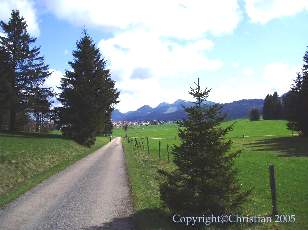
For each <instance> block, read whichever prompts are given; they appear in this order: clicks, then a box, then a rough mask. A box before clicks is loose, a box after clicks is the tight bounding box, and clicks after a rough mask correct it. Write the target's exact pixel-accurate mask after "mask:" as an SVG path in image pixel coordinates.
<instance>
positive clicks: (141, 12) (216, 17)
mask: <svg viewBox="0 0 308 230" xmlns="http://www.w3.org/2000/svg"><path fill="white" fill-rule="evenodd" d="M45 5H46V6H47V8H48V9H49V10H50V11H51V12H53V13H54V14H55V15H56V16H57V17H59V18H61V19H65V20H67V21H70V22H71V23H73V24H77V25H79V26H83V25H86V26H95V27H97V28H102V29H104V30H109V31H111V32H112V36H111V37H110V38H107V39H105V40H101V41H100V42H99V43H98V47H99V48H100V50H101V52H102V54H103V56H105V57H106V58H107V59H108V60H110V68H111V70H112V73H115V75H116V76H115V77H116V79H117V87H118V88H119V89H120V90H121V91H122V94H121V103H120V104H119V106H118V107H119V108H120V109H121V110H128V109H129V107H130V108H137V107H138V106H142V105H143V104H144V103H148V104H150V105H152V106H154V105H155V104H158V103H159V102H161V101H170V100H176V99H178V98H183V87H184V85H183V82H184V81H185V79H187V77H188V76H193V75H194V74H196V73H200V72H202V71H216V70H218V69H220V68H221V67H222V66H223V63H222V61H221V60H218V59H215V58H211V59H210V58H208V57H207V52H208V51H209V50H211V49H212V48H213V47H214V43H213V41H211V40H209V39H208V37H209V34H211V35H214V36H221V35H224V34H227V33H231V32H233V30H234V29H235V28H236V27H237V25H238V23H239V22H240V20H241V12H240V8H239V4H238V1H237V0H228V1H225V0H216V1H212V0H168V1H165V0H156V1H154V0H152V1H144V0H131V1H124V0H114V1H107V0H88V1H84V0H65V1H64V0H45ZM222 6H223V7H222ZM136 70H143V71H141V72H143V75H142V76H137V75H136ZM139 72H140V71H139ZM170 79H172V80H170ZM172 81H173V82H174V81H176V82H177V84H176V85H181V86H182V88H181V89H180V87H178V86H176V87H175V86H174V83H170V82H172ZM166 82H168V83H166ZM165 85H167V86H166V87H168V89H165V90H163V87H162V86H165ZM170 88H172V89H170ZM176 88H178V89H176ZM127 89H129V90H130V93H127Z"/></svg>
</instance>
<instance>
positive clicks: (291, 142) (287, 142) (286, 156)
mask: <svg viewBox="0 0 308 230" xmlns="http://www.w3.org/2000/svg"><path fill="white" fill-rule="evenodd" d="M231 124H233V130H232V131H231V132H230V133H229V134H228V135H227V138H230V139H231V140H232V141H233V147H232V151H235V150H241V154H240V156H239V157H238V158H237V159H236V162H235V167H236V168H237V171H238V180H239V183H240V184H241V186H242V187H243V189H244V190H247V189H252V193H251V196H250V197H249V199H248V201H247V202H246V203H245V204H244V205H243V211H242V214H243V215H249V216H268V215H270V214H271V192H270V186H269V169H268V167H269V165H270V164H273V165H274V166H275V173H276V186H277V206H278V212H279V214H281V215H295V217H296V221H295V223H271V224H251V225H234V226H230V228H231V229H238V228H242V229H307V228H308V185H307V175H308V139H307V138H303V137H299V136H296V135H294V136H293V135H292V132H291V131H289V130H288V129H287V127H286V121H255V122H251V121H249V120H236V121H228V122H225V123H223V124H222V125H223V126H227V125H231ZM113 135H114V136H124V135H125V133H124V130H123V129H116V130H114V133H113ZM127 135H128V137H129V140H130V142H129V143H128V141H127V140H126V141H123V143H124V148H125V153H126V158H127V162H128V173H129V177H130V183H131V188H132V194H133V199H134V207H135V211H136V213H135V215H134V220H135V223H136V225H137V229H179V227H180V226H179V225H177V226H174V225H171V218H170V217H168V210H166V208H164V207H163V204H162V202H161V201H160V196H159V180H160V178H159V174H158V172H157V170H158V169H160V168H169V169H172V168H173V167H174V165H173V163H172V156H170V162H168V153H167V145H169V146H172V145H174V144H175V145H176V144H179V139H178V138H177V126H176V125H175V124H167V125H158V126H139V127H129V128H128V131H127ZM146 137H148V140H149V153H148V150H147V144H146ZM136 141H137V143H138V145H139V147H135V144H136ZM159 142H160V143H161V150H160V158H159Z"/></svg>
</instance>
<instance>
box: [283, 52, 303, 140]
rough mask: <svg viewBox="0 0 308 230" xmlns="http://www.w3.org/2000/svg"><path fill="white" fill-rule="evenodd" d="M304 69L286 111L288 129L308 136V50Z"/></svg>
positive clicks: (288, 97)
mask: <svg viewBox="0 0 308 230" xmlns="http://www.w3.org/2000/svg"><path fill="white" fill-rule="evenodd" d="M303 61H304V64H303V67H302V70H301V72H300V73H298V74H297V78H296V79H295V81H294V84H293V85H292V87H291V91H290V92H289V93H288V94H287V98H286V110H287V119H288V120H289V124H288V127H289V128H290V129H292V130H297V131H300V133H301V134H302V135H303V136H308V50H307V51H306V52H305V55H304V57H303Z"/></svg>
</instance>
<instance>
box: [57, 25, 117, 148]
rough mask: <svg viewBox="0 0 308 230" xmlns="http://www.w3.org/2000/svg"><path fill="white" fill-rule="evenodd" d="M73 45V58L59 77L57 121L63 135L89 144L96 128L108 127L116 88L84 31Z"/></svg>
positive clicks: (96, 130) (102, 60) (114, 102)
mask: <svg viewBox="0 0 308 230" xmlns="http://www.w3.org/2000/svg"><path fill="white" fill-rule="evenodd" d="M76 45H77V49H76V50H75V51H73V56H74V60H73V61H72V62H69V64H70V66H71V67H72V70H71V71H66V73H65V77H64V78H62V81H61V89H62V93H61V94H60V97H59V101H60V102H61V103H62V105H63V106H62V107H60V108H59V109H58V111H59V125H60V127H61V128H62V132H63V134H64V135H65V136H67V137H69V138H72V139H74V140H75V141H77V142H78V143H80V144H83V145H87V146H90V145H92V144H94V143H95V137H96V134H97V133H98V132H103V133H104V131H105V130H106V129H109V128H110V123H111V120H110V119H111V116H110V114H111V112H112V110H113V106H114V105H115V104H116V103H118V96H119V92H118V91H117V89H116V88H115V82H114V81H113V80H112V79H111V75H110V71H109V69H107V68H106V61H105V59H104V58H103V57H101V54H100V51H99V49H98V48H96V47H95V44H94V42H93V40H92V39H91V37H90V36H89V35H88V34H87V33H86V32H85V31H84V33H83V37H82V38H81V39H80V41H78V42H77V44H76ZM108 131H110V130H108Z"/></svg>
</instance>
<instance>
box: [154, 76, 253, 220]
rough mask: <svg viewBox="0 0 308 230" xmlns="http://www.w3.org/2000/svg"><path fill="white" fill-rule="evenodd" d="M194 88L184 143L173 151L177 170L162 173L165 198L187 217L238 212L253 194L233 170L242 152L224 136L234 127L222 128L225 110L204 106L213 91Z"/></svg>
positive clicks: (182, 129) (182, 133)
mask: <svg viewBox="0 0 308 230" xmlns="http://www.w3.org/2000/svg"><path fill="white" fill-rule="evenodd" d="M195 84H196V87H195V88H191V90H190V92H189V94H191V95H192V96H193V97H194V98H195V100H196V102H195V103H194V106H192V107H190V108H186V109H185V111H186V113H187V119H186V120H183V121H182V122H179V126H180V128H179V137H180V140H181V144H180V145H179V146H174V149H173V151H172V153H173V155H174V163H175V165H176V169H175V170H174V171H172V172H167V171H161V173H162V175H163V176H164V178H165V180H164V182H163V183H162V184H161V186H160V193H161V199H162V200H163V201H164V203H165V204H166V206H167V207H169V209H170V210H171V211H172V212H175V213H178V214H186V215H200V214H214V215H219V214H223V213H231V212H233V213H234V212H235V211H238V209H239V208H240V206H241V204H242V203H243V202H244V200H245V199H246V198H247V196H248V194H249V192H247V191H242V189H241V187H240V184H239V183H238V181H237V179H236V178H237V177H236V171H235V169H234V167H233V163H234V159H235V158H236V156H237V155H238V154H239V152H234V153H230V152H229V150H230V147H231V141H230V140H226V139H225V138H224V136H225V135H226V134H227V133H228V132H229V131H230V130H231V129H232V127H227V128H223V127H221V126H220V124H221V122H222V121H223V120H224V116H222V115H221V114H220V109H221V107H220V106H219V105H213V106H210V107H204V106H202V104H203V102H204V101H206V99H207V97H208V95H209V92H210V90H209V89H207V88H205V89H204V90H202V89H201V87H200V84H199V79H198V82H197V83H195Z"/></svg>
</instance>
